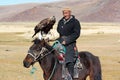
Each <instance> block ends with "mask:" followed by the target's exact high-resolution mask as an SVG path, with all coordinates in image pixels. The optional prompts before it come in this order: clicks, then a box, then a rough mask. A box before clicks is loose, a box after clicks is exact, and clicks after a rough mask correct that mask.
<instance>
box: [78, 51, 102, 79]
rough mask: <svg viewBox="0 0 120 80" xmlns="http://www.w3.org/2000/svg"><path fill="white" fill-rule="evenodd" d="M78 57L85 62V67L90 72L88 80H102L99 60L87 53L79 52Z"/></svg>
mask: <svg viewBox="0 0 120 80" xmlns="http://www.w3.org/2000/svg"><path fill="white" fill-rule="evenodd" d="M79 55H80V57H81V58H84V59H85V60H86V62H87V65H86V66H87V67H89V70H90V73H89V74H90V80H102V73H101V72H102V71H101V64H100V60H99V58H98V57H97V56H94V55H93V54H91V53H90V52H87V51H83V52H80V54H79Z"/></svg>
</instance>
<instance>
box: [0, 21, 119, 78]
mask: <svg viewBox="0 0 120 80" xmlns="http://www.w3.org/2000/svg"><path fill="white" fill-rule="evenodd" d="M35 24H36V23H31V24H28V23H0V64H1V65H0V80H8V79H9V80H26V79H28V80H34V77H36V80H43V78H42V70H41V69H40V66H39V65H38V63H36V64H35V67H36V68H37V71H36V73H35V75H31V74H30V70H31V67H30V68H29V69H26V68H24V67H23V59H24V58H25V56H26V54H27V50H28V48H29V47H30V45H31V44H32V43H31V40H32V38H31V36H32V33H33V27H34V25H35ZM54 29H55V28H54ZM21 35H22V36H21ZM77 46H78V49H79V51H89V52H91V53H93V54H94V55H96V56H98V57H99V58H100V61H101V65H102V76H103V77H102V78H103V80H120V24H118V23H82V33H81V37H80V38H79V39H78V41H77ZM87 80H89V79H87Z"/></svg>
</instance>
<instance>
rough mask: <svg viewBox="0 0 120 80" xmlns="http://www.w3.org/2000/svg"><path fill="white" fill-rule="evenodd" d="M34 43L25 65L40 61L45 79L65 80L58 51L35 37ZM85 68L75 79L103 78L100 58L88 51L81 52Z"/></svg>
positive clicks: (98, 79) (81, 59)
mask: <svg viewBox="0 0 120 80" xmlns="http://www.w3.org/2000/svg"><path fill="white" fill-rule="evenodd" d="M32 42H33V45H32V46H31V47H30V48H29V50H28V54H27V55H26V57H25V59H24V60H23V66H24V67H26V68H29V67H30V66H32V65H34V64H35V63H36V62H39V64H40V66H41V68H42V70H43V78H44V80H64V79H63V78H62V64H61V63H59V61H58V59H57V57H58V52H57V51H56V50H54V49H53V48H52V46H50V45H49V43H48V42H47V41H45V40H44V39H43V40H39V39H38V38H36V39H34V40H33V41H32ZM79 56H80V61H81V63H82V65H83V69H82V70H80V71H79V78H76V79H73V80H86V78H87V76H89V78H90V80H102V75H101V65H100V60H99V58H98V57H97V56H94V55H93V54H92V53H90V52H88V51H81V52H79Z"/></svg>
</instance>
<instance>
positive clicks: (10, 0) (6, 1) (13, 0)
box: [0, 0, 60, 5]
mask: <svg viewBox="0 0 120 80" xmlns="http://www.w3.org/2000/svg"><path fill="white" fill-rule="evenodd" d="M54 1H60V0H0V5H12V4H21V3H31V2H35V3H46V2H54Z"/></svg>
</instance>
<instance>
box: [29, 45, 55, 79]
mask: <svg viewBox="0 0 120 80" xmlns="http://www.w3.org/2000/svg"><path fill="white" fill-rule="evenodd" d="M54 50H55V49H54V48H53V49H52V50H51V51H50V52H48V51H49V50H48V49H47V48H45V47H42V49H41V51H40V52H39V54H38V55H37V56H36V55H35V52H34V51H32V50H29V51H28V54H29V55H31V56H32V57H33V58H34V62H36V61H39V60H40V61H41V60H42V59H43V58H44V57H46V56H47V55H49V54H51V53H52V52H53V51H54ZM45 52H48V53H46V54H44V53H45ZM56 65H57V60H55V65H54V67H53V70H52V72H51V74H50V76H49V78H48V80H51V78H52V76H53V74H54V72H55V69H56Z"/></svg>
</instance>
